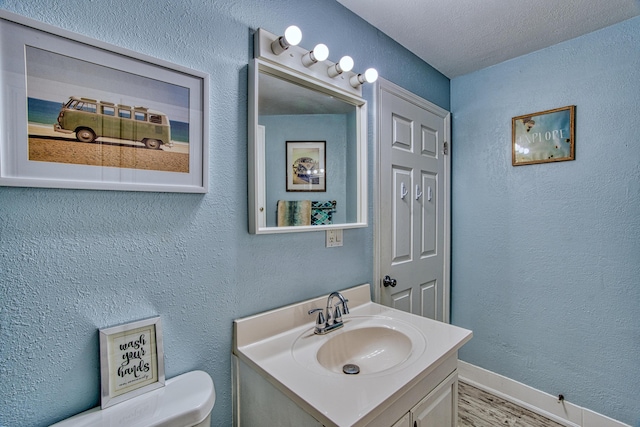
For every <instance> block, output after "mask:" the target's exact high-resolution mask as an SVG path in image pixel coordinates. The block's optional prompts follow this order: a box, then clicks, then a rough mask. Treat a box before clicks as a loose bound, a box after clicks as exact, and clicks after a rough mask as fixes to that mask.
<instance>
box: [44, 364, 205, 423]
mask: <svg viewBox="0 0 640 427" xmlns="http://www.w3.org/2000/svg"><path fill="white" fill-rule="evenodd" d="M215 400H216V391H215V388H214V386H213V380H211V377H210V376H209V374H207V373H206V372H203V371H192V372H187V373H186V374H182V375H179V376H177V377H174V378H171V379H169V380H167V381H166V382H165V386H164V387H160V388H158V389H155V390H153V391H150V392H148V393H145V394H142V395H140V396H137V397H134V398H131V399H129V400H125V401H124V402H121V403H118V404H116V405H113V406H110V407H109V408H106V409H100V407H96V408H93V409H89V410H88V411H85V412H82V413H80V414H78V415H75V416H73V417H71V418H67V419H66V420H63V421H60V422H59V423H56V424H53V425H52V426H51V427H89V426H91V427H111V426H126V427H160V426H172V427H210V426H211V410H212V409H213V404H214V403H215Z"/></svg>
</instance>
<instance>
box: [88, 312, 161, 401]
mask: <svg viewBox="0 0 640 427" xmlns="http://www.w3.org/2000/svg"><path fill="white" fill-rule="evenodd" d="M99 336H100V390H101V393H100V406H101V407H102V409H105V408H108V407H110V406H113V405H115V404H118V403H120V402H124V401H125V400H128V399H131V398H133V397H136V396H140V395H141V394H144V393H147V392H149V391H152V390H155V389H157V388H160V387H164V383H165V375H164V347H163V340H162V324H161V321H160V317H159V316H156V317H151V318H149V319H143V320H138V321H135V322H131V323H126V324H122V325H117V326H112V327H109V328H102V329H99Z"/></svg>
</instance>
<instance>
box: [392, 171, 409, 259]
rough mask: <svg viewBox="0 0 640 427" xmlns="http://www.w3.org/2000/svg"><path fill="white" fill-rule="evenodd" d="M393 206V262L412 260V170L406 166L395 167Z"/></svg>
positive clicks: (393, 172)
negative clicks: (409, 201) (410, 200)
mask: <svg viewBox="0 0 640 427" xmlns="http://www.w3.org/2000/svg"><path fill="white" fill-rule="evenodd" d="M392 174H393V199H392V203H393V208H392V212H391V213H392V216H393V218H392V224H393V227H394V230H393V234H392V236H393V237H392V238H393V240H392V248H393V253H392V262H393V263H394V264H398V263H402V262H407V261H411V258H412V249H413V245H412V238H413V235H412V230H411V224H412V219H411V204H410V203H408V200H409V199H410V198H411V196H410V195H409V193H410V190H409V189H410V188H411V171H410V170H407V169H405V168H395V167H394V168H393V171H392Z"/></svg>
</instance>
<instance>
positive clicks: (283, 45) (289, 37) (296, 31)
mask: <svg viewBox="0 0 640 427" xmlns="http://www.w3.org/2000/svg"><path fill="white" fill-rule="evenodd" d="M301 40H302V31H300V28H298V27H296V26H295V25H291V26H289V27H287V29H286V30H284V36H280V37H278V38H277V39H275V40H274V41H273V43H271V51H272V52H273V53H274V54H276V55H280V54H281V53H282V52H284V51H285V50H287V49H289V47H291V46H297V45H298V43H300V41H301Z"/></svg>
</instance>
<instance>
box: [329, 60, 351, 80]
mask: <svg viewBox="0 0 640 427" xmlns="http://www.w3.org/2000/svg"><path fill="white" fill-rule="evenodd" d="M352 69H353V59H351V57H350V56H343V57H342V58H340V61H339V62H338V63H337V64H334V65H332V66H331V67H329V68H328V69H327V74H328V75H329V77H336V76H337V75H340V74H342V73H344V72H347V71H351V70H352Z"/></svg>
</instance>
